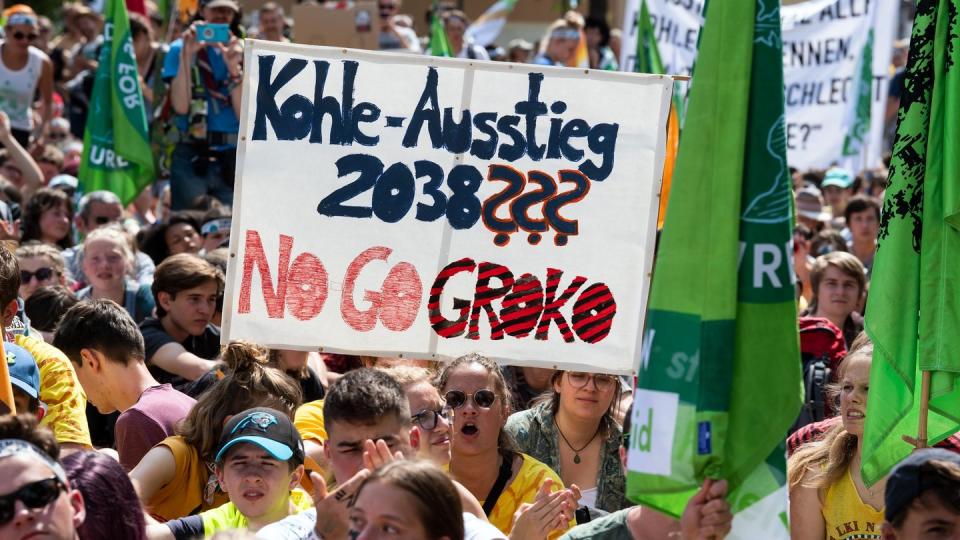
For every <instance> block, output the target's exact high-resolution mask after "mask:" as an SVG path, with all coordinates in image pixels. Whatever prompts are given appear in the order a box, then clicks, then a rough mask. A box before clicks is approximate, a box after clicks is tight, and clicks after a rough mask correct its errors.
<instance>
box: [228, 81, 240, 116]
mask: <svg viewBox="0 0 960 540" xmlns="http://www.w3.org/2000/svg"><path fill="white" fill-rule="evenodd" d="M230 103H231V104H232V105H233V114H235V115H236V116H237V120H239V119H240V107H241V105H242V104H243V84H237V86H236V88H234V89H233V90H231V91H230Z"/></svg>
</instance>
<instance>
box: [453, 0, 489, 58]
mask: <svg viewBox="0 0 960 540" xmlns="http://www.w3.org/2000/svg"><path fill="white" fill-rule="evenodd" d="M441 18H442V20H443V29H444V31H446V33H447V40H449V42H450V53H451V54H452V55H453V57H454V58H469V59H470V60H489V59H490V55H489V54H487V50H486V49H484V48H483V47H481V46H479V45H477V44H476V43H474V42H473V41H472V40H471V39H470V38H469V37H468V36H467V35H466V32H467V27H469V26H470V19H469V18H468V17H467V14H466V13H464V12H462V11H460V10H459V9H448V10H446V11H444V12H443V15H441Z"/></svg>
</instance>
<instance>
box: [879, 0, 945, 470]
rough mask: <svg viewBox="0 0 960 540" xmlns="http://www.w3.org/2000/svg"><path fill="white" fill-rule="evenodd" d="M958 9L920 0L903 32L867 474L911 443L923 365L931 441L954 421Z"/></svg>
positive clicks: (883, 229)
mask: <svg viewBox="0 0 960 540" xmlns="http://www.w3.org/2000/svg"><path fill="white" fill-rule="evenodd" d="M958 11H960V0H921V1H920V2H918V3H917V15H916V19H915V20H914V23H913V36H912V37H911V39H910V58H909V61H908V62H907V72H906V78H905V80H904V86H903V90H904V91H903V96H902V97H901V99H900V112H899V114H898V117H899V124H898V126H897V136H896V139H895V142H894V144H893V159H892V162H891V164H890V186H889V187H888V188H887V191H886V198H885V200H884V203H883V212H882V217H881V220H880V242H879V247H878V249H877V255H876V257H875V259H874V265H873V275H872V279H871V284H870V299H869V302H868V304H867V320H866V329H867V333H868V334H869V335H870V338H871V340H872V341H873V344H874V348H873V363H872V365H871V368H870V398H869V399H868V400H867V418H866V426H865V427H864V444H863V468H862V472H863V477H864V480H865V481H867V482H868V483H871V484H872V483H873V482H875V481H877V480H879V479H880V478H882V477H883V475H885V474H886V473H887V472H888V471H889V470H890V468H891V467H892V466H893V465H895V464H896V463H897V462H898V461H899V460H901V459H902V458H904V457H906V456H907V454H909V453H910V452H911V451H912V450H913V447H912V446H911V445H909V444H907V443H905V442H904V441H903V440H902V439H901V437H902V436H903V435H908V436H911V437H916V436H917V426H918V418H919V412H918V411H919V407H920V381H921V376H920V372H921V371H929V372H931V387H930V403H929V405H930V412H929V415H928V419H929V426H928V430H929V431H928V433H929V439H930V442H931V443H936V442H938V441H940V440H942V439H944V438H946V437H947V436H949V435H951V434H952V433H954V432H956V431H957V430H958V429H960V385H958V384H957V383H958V380H957V376H958V375H960V311H958V309H960V281H958V279H960V270H958V268H960V231H958V228H960V125H958V124H957V118H960V19H958V15H957V13H958ZM918 359H919V362H918ZM878 398H879V399H878Z"/></svg>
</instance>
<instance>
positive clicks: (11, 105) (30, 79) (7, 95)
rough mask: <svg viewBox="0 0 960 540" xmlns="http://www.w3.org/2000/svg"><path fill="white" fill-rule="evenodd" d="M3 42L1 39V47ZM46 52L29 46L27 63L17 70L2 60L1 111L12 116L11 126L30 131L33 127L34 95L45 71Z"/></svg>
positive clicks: (0, 71) (0, 62) (0, 79)
mask: <svg viewBox="0 0 960 540" xmlns="http://www.w3.org/2000/svg"><path fill="white" fill-rule="evenodd" d="M2 46H3V42H2V41H0V47H2ZM44 56H45V55H44V54H43V52H42V51H40V49H38V48H36V47H33V46H31V47H29V48H27V64H26V65H25V66H23V69H18V70H16V71H14V70H12V69H10V68H8V67H7V66H6V64H4V63H3V60H0V111H3V112H5V113H7V116H9V117H10V126H11V127H13V128H15V129H22V130H24V131H29V130H32V129H33V115H32V114H31V107H32V106H33V96H34V94H35V93H36V91H37V83H38V82H40V75H41V73H43V59H44Z"/></svg>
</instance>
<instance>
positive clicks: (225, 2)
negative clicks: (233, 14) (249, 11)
mask: <svg viewBox="0 0 960 540" xmlns="http://www.w3.org/2000/svg"><path fill="white" fill-rule="evenodd" d="M203 7H205V8H218V7H228V8H230V9H232V10H234V11H237V12H239V11H240V6H238V5H237V3H236V2H235V1H234V0H210V1H209V2H204V3H203Z"/></svg>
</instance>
